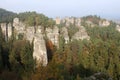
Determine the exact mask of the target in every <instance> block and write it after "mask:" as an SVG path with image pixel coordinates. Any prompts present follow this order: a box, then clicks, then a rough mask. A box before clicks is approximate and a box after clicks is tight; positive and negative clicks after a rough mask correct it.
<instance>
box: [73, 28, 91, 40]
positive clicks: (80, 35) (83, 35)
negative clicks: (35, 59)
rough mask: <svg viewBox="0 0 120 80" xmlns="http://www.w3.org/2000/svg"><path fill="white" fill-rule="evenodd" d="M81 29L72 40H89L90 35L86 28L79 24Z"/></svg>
mask: <svg viewBox="0 0 120 80" xmlns="http://www.w3.org/2000/svg"><path fill="white" fill-rule="evenodd" d="M78 28H79V31H78V32H76V33H75V34H74V35H73V36H72V40H74V39H76V40H83V39H87V40H89V39H90V37H89V36H88V34H87V32H86V30H85V28H84V27H83V26H79V27H78Z"/></svg>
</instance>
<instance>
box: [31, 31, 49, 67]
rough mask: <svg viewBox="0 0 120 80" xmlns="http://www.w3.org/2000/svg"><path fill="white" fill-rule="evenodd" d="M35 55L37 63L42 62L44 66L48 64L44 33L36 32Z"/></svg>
mask: <svg viewBox="0 0 120 80" xmlns="http://www.w3.org/2000/svg"><path fill="white" fill-rule="evenodd" d="M33 57H34V58H35V59H36V61H37V64H40V63H41V64H42V65H43V66H46V65H47V63H48V59H47V50H46V45H45V40H44V38H43V35H42V34H38V33H36V34H35V36H34V52H33Z"/></svg>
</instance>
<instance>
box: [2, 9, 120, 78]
mask: <svg viewBox="0 0 120 80" xmlns="http://www.w3.org/2000/svg"><path fill="white" fill-rule="evenodd" d="M4 13H6V14H9V15H7V16H2V15H5V14H4ZM10 14H11V15H10ZM16 15H17V16H16ZM1 16H2V18H3V19H4V20H3V19H2V18H1V22H0V79H1V80H120V72H119V71H120V25H118V24H116V23H114V22H112V21H109V20H107V19H102V18H100V17H98V16H92V15H90V16H85V17H81V18H79V17H65V18H62V19H60V18H59V17H57V18H56V19H55V20H53V19H52V18H49V17H47V16H45V15H44V14H40V13H37V12H23V13H19V14H16V13H13V12H10V11H6V10H3V9H1Z"/></svg>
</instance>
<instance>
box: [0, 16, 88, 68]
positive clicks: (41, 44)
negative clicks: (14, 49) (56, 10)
mask: <svg viewBox="0 0 120 80" xmlns="http://www.w3.org/2000/svg"><path fill="white" fill-rule="evenodd" d="M65 20H66V21H67V22H66V21H65V22H66V25H70V24H74V23H75V25H76V26H77V27H78V28H79V31H78V32H76V33H75V34H74V36H73V37H72V40H73V39H77V40H79V39H81V40H83V39H87V40H89V36H88V35H87V32H86V31H85V28H84V27H83V26H80V25H81V24H80V23H81V19H79V18H77V19H74V18H66V19H65ZM58 22H59V21H58ZM13 27H14V34H15V35H14V36H15V37H16V39H19V35H20V34H22V35H23V39H26V40H28V41H30V43H32V42H33V44H34V47H33V48H34V49H33V50H34V51H33V57H34V58H35V59H36V60H37V63H42V64H43V65H44V66H45V65H47V63H48V58H47V49H46V44H45V40H44V37H47V38H48V39H49V40H50V41H51V42H52V44H54V45H55V46H56V47H57V48H59V36H62V37H63V38H64V40H65V44H67V43H68V42H69V36H68V29H67V26H66V27H63V28H61V29H59V28H58V27H57V26H54V27H53V28H50V27H48V28H46V30H45V31H44V30H43V27H42V26H31V27H30V26H26V25H25V24H24V23H22V22H21V21H19V18H15V19H14V20H13V25H12V24H11V23H9V24H6V23H2V24H1V28H2V32H3V34H4V35H5V36H6V39H7V37H9V38H10V37H11V35H12V28H13Z"/></svg>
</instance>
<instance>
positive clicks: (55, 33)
mask: <svg viewBox="0 0 120 80" xmlns="http://www.w3.org/2000/svg"><path fill="white" fill-rule="evenodd" d="M46 34H47V37H48V39H49V40H50V41H52V43H53V44H54V45H55V46H57V47H58V48H59V29H58V27H57V26H55V27H54V28H53V29H51V28H46Z"/></svg>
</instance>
